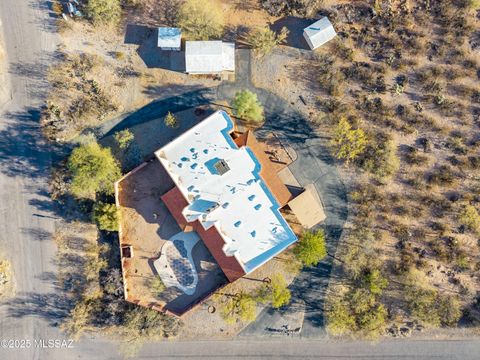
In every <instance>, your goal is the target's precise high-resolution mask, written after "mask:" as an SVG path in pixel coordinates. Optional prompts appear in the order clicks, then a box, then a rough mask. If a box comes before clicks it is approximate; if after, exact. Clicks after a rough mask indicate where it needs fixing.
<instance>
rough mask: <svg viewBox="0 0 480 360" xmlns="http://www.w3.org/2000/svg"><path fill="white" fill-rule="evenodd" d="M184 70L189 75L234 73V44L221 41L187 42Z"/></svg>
mask: <svg viewBox="0 0 480 360" xmlns="http://www.w3.org/2000/svg"><path fill="white" fill-rule="evenodd" d="M185 68H186V72H187V73H190V74H216V73H221V72H223V71H235V44H234V43H225V42H222V41H187V42H186V43H185Z"/></svg>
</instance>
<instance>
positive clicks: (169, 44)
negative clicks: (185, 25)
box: [157, 27, 182, 51]
mask: <svg viewBox="0 0 480 360" xmlns="http://www.w3.org/2000/svg"><path fill="white" fill-rule="evenodd" d="M181 42H182V30H180V29H179V28H173V27H159V28H158V41H157V46H158V47H159V48H160V49H162V50H175V51H180V46H181Z"/></svg>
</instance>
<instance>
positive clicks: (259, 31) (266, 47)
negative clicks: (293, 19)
mask: <svg viewBox="0 0 480 360" xmlns="http://www.w3.org/2000/svg"><path fill="white" fill-rule="evenodd" d="M287 36H288V30H287V28H286V27H283V28H282V29H281V30H280V33H279V34H276V33H275V32H274V31H273V30H271V29H270V28H269V27H268V26H266V27H260V28H256V29H253V30H251V31H249V32H248V34H247V36H246V38H245V41H246V43H247V44H248V45H250V46H251V47H252V49H253V52H254V54H255V55H256V56H258V57H264V56H265V55H268V54H270V53H271V52H272V50H273V49H274V48H275V47H276V46H278V45H280V44H282V43H283V42H284V41H285V39H286V38H287Z"/></svg>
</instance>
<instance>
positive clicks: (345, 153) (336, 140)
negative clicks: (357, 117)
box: [331, 117, 368, 163]
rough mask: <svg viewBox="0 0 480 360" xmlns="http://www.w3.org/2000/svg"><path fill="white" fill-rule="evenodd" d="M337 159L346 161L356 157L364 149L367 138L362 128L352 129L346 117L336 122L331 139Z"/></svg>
mask: <svg viewBox="0 0 480 360" xmlns="http://www.w3.org/2000/svg"><path fill="white" fill-rule="evenodd" d="M331 143H332V146H333V148H334V151H335V156H336V157H337V158H338V159H343V160H345V161H346V162H347V163H348V162H350V161H353V160H355V159H357V158H358V157H359V156H360V155H362V154H363V152H364V151H365V149H366V147H367V144H368V140H367V137H366V135H365V132H364V131H363V130H362V129H352V126H351V125H350V123H349V122H348V120H347V119H346V118H344V117H343V118H341V119H340V121H339V122H338V124H337V126H336V128H335V133H334V136H333V139H332V141H331Z"/></svg>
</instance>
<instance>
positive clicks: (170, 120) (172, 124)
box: [164, 111, 178, 128]
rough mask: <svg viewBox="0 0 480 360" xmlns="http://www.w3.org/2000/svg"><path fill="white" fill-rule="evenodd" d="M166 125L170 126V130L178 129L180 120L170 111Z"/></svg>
mask: <svg viewBox="0 0 480 360" xmlns="http://www.w3.org/2000/svg"><path fill="white" fill-rule="evenodd" d="M164 122H165V125H166V126H168V127H169V128H176V127H178V120H177V117H176V116H175V115H173V114H172V113H171V112H170V111H169V112H168V113H167V116H165V120H164Z"/></svg>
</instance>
